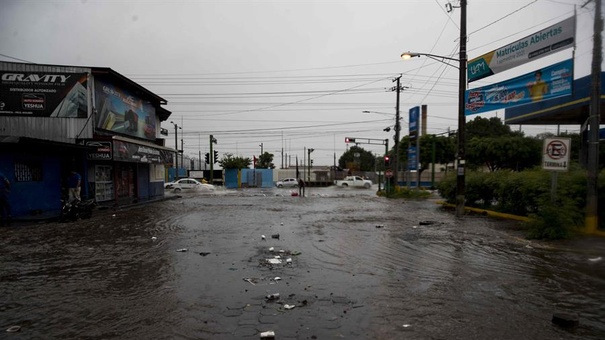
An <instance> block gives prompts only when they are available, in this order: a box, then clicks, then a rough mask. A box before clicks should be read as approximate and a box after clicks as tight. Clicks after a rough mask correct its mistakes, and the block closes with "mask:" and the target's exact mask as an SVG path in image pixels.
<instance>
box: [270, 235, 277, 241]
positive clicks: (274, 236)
mask: <svg viewBox="0 0 605 340" xmlns="http://www.w3.org/2000/svg"><path fill="white" fill-rule="evenodd" d="M271 238H276V239H278V240H279V234H273V235H271Z"/></svg>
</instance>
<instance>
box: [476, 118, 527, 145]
mask: <svg viewBox="0 0 605 340" xmlns="http://www.w3.org/2000/svg"><path fill="white" fill-rule="evenodd" d="M465 135H466V136H465V137H466V140H467V141H470V140H471V139H473V138H475V137H500V136H511V135H512V136H523V132H522V131H512V130H511V129H510V126H508V125H505V124H504V122H502V120H501V119H500V118H498V117H492V118H481V117H477V118H475V119H473V120H471V121H469V122H467V123H466V125H465Z"/></svg>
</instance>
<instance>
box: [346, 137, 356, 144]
mask: <svg viewBox="0 0 605 340" xmlns="http://www.w3.org/2000/svg"><path fill="white" fill-rule="evenodd" d="M345 143H347V144H348V143H355V138H349V137H345Z"/></svg>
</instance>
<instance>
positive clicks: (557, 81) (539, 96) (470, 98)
mask: <svg viewBox="0 0 605 340" xmlns="http://www.w3.org/2000/svg"><path fill="white" fill-rule="evenodd" d="M572 84H573V60H571V59H568V60H565V61H562V62H560V63H556V64H554V65H550V66H547V67H544V68H541V69H539V70H535V71H534V72H531V73H527V74H524V75H521V76H519V77H516V78H512V79H508V80H505V81H503V82H500V83H497V84H493V85H488V86H483V87H478V88H475V89H471V90H467V91H466V92H465V93H464V114H465V115H467V116H468V115H472V114H476V113H482V112H487V111H493V110H498V109H505V108H511V107H515V106H519V105H523V104H528V103H532V102H539V101H542V100H546V99H551V98H556V97H560V96H567V95H570V94H571V90H572Z"/></svg>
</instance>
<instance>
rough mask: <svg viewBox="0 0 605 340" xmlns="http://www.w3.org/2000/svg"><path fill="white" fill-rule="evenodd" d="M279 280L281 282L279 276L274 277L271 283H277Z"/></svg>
mask: <svg viewBox="0 0 605 340" xmlns="http://www.w3.org/2000/svg"><path fill="white" fill-rule="evenodd" d="M279 280H281V277H279V276H276V277H274V278H273V281H279Z"/></svg>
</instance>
